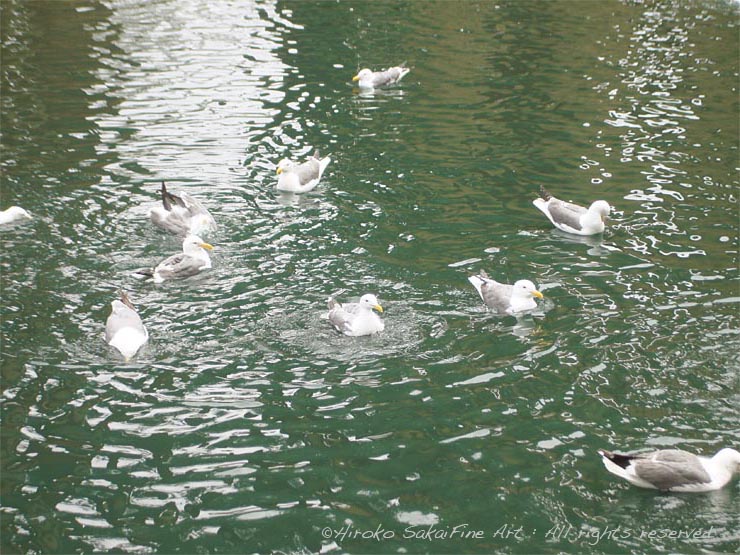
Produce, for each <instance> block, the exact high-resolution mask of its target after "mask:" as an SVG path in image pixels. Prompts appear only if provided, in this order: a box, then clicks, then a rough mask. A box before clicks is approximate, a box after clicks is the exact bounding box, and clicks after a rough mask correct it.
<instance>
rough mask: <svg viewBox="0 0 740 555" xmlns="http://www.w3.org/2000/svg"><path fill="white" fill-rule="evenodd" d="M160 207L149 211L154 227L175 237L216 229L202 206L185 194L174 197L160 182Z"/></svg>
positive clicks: (211, 217)
mask: <svg viewBox="0 0 740 555" xmlns="http://www.w3.org/2000/svg"><path fill="white" fill-rule="evenodd" d="M161 192H162V206H155V207H154V208H152V209H151V210H150V211H149V217H150V218H151V220H152V223H154V225H156V226H159V227H161V228H162V229H164V230H165V231H169V232H170V233H174V234H176V235H180V236H185V235H188V234H192V235H200V234H201V233H205V232H207V231H211V230H214V229H216V220H214V219H213V216H211V214H210V212H208V210H206V209H205V208H204V207H203V205H202V204H201V203H200V202H198V201H197V200H195V199H194V198H193V197H191V196H190V195H189V194H187V193H180V195H174V194H172V193H170V192H169V191H168V190H167V186H166V185H165V184H164V181H162V189H161Z"/></svg>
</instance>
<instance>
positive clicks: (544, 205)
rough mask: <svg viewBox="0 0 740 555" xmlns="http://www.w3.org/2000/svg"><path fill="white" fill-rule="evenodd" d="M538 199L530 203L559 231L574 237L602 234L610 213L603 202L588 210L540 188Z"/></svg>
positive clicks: (606, 203) (594, 204) (600, 201)
mask: <svg viewBox="0 0 740 555" xmlns="http://www.w3.org/2000/svg"><path fill="white" fill-rule="evenodd" d="M540 197H542V198H538V199H535V200H533V201H532V203H533V204H534V205H535V206H536V207H537V208H538V209H539V210H541V211H542V213H543V214H544V215H545V216H547V218H548V219H549V220H550V221H551V222H552V225H554V226H555V227H557V228H558V229H559V230H561V231H565V232H566V233H574V234H576V235H596V234H597V233H603V232H604V225H605V223H606V219H607V217H608V216H609V213H610V212H611V208H610V206H609V203H608V202H606V201H605V200H597V201H595V202H593V203H591V206H589V207H588V208H584V207H583V206H579V205H578V204H573V203H571V202H565V201H562V200H559V199H557V198H555V197H554V196H552V195H551V194H550V193H549V192H548V191H547V189H545V188H544V187H542V186H541V187H540Z"/></svg>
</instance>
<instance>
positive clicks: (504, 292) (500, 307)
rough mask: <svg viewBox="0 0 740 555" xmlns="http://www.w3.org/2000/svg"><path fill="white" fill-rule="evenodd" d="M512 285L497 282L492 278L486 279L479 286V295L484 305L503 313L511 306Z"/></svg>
mask: <svg viewBox="0 0 740 555" xmlns="http://www.w3.org/2000/svg"><path fill="white" fill-rule="evenodd" d="M513 291H514V286H512V285H506V284H504V283H498V282H497V281H494V280H492V279H490V278H489V279H486V280H485V281H484V282H483V284H482V285H481V288H480V293H481V297H483V302H484V303H486V306H488V307H489V308H492V309H493V310H495V311H496V312H500V313H505V312H506V310H507V309H508V308H509V307H510V306H511V295H512V293H513Z"/></svg>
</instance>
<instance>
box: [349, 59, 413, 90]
mask: <svg viewBox="0 0 740 555" xmlns="http://www.w3.org/2000/svg"><path fill="white" fill-rule="evenodd" d="M405 63H406V62H404V63H403V64H401V65H399V66H395V67H389V68H388V69H384V70H381V71H371V70H369V69H367V68H365V69H361V70H360V71H359V73H358V74H357V75H355V76H354V77H353V78H352V81H359V83H358V85H359V86H360V88H361V89H377V88H378V87H387V86H389V85H395V84H396V83H398V82H399V81H400V80H401V79H403V77H404V76H405V75H406V74H407V73H408V72H409V71H411V69H410V68H408V67H406V66H405V65H404V64H405Z"/></svg>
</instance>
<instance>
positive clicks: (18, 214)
mask: <svg viewBox="0 0 740 555" xmlns="http://www.w3.org/2000/svg"><path fill="white" fill-rule="evenodd" d="M30 219H31V214H29V213H28V212H26V211H25V210H24V209H23V208H21V207H20V206H11V207H10V208H6V209H5V210H2V211H0V225H5V224H9V223H13V222H17V221H19V220H30Z"/></svg>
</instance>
